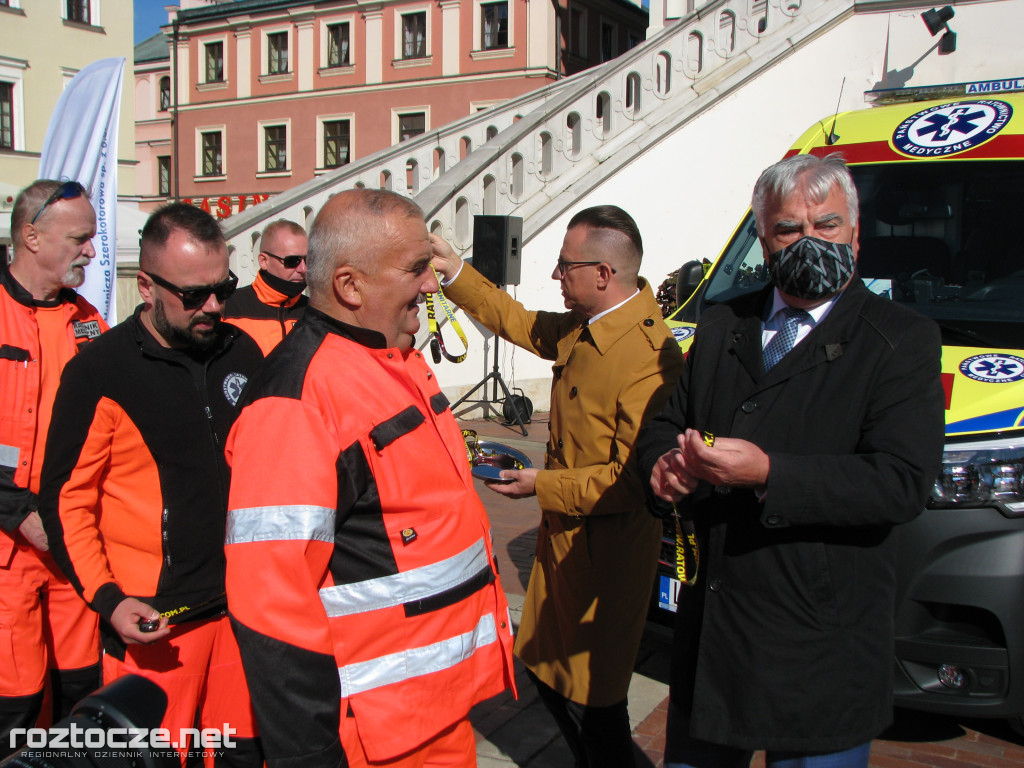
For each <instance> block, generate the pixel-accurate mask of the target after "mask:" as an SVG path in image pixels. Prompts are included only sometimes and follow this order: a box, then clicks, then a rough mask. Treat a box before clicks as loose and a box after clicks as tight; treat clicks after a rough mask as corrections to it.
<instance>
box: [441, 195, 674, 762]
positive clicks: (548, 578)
mask: <svg viewBox="0 0 1024 768" xmlns="http://www.w3.org/2000/svg"><path fill="white" fill-rule="evenodd" d="M431 242H432V243H433V246H434V266H435V268H436V269H437V270H438V271H439V272H441V273H442V274H443V275H444V278H445V281H444V286H445V287H444V290H445V293H446V294H447V296H448V297H449V298H450V299H451V300H452V301H453V302H455V303H456V304H458V305H460V306H461V307H462V308H463V309H464V310H465V311H466V312H468V313H469V314H470V315H472V316H473V317H474V318H475V319H476V320H477V321H478V322H480V323H482V324H483V325H485V326H486V327H487V328H489V329H490V330H491V331H493V332H495V333H497V334H498V335H500V336H501V337H502V338H503V339H505V340H507V341H510V342H512V343H513V344H516V345H518V346H520V347H522V348H524V349H526V350H528V351H530V352H533V353H534V354H536V355H539V356H541V357H543V358H545V359H548V360H553V361H554V366H553V369H552V370H553V378H552V382H551V422H550V430H551V433H550V436H549V438H548V444H547V456H546V458H545V462H544V469H524V470H518V471H516V470H504V471H503V472H502V477H503V478H511V482H508V483H504V484H501V483H488V487H489V488H491V490H494V491H496V492H498V493H502V494H505V495H507V496H513V497H517V498H518V497H523V496H532V495H534V494H536V496H537V499H538V501H539V503H540V507H541V510H542V516H541V523H540V529H539V532H538V536H537V559H536V561H535V562H534V566H533V572H532V574H531V575H530V585H529V588H528V589H527V595H526V604H525V605H524V607H523V619H522V624H521V626H520V627H519V636H518V638H517V640H516V646H515V652H516V655H517V656H519V658H520V659H521V660H522V661H523V663H524V664H525V665H526V667H527V669H528V671H529V673H530V676H531V678H532V679H533V681H534V682H535V683H536V685H537V688H538V690H539V692H540V695H541V698H542V700H543V701H544V703H545V705H546V706H547V707H548V709H549V710H550V711H551V713H552V715H553V716H554V717H555V719H556V721H557V722H558V725H559V727H560V728H561V730H562V733H563V734H564V735H565V738H566V740H567V741H568V742H569V746H570V748H571V749H572V752H573V755H574V756H575V759H576V768H599V767H601V766H608V767H609V768H624V767H626V768H628V766H633V765H634V764H635V763H634V758H633V744H632V739H631V736H630V730H629V718H628V714H627V711H626V692H627V690H628V688H629V680H630V676H631V675H632V671H633V665H634V663H635V661H636V654H637V649H638V648H639V645H640V636H641V634H642V632H643V625H644V619H645V616H646V613H647V606H648V602H649V599H650V595H651V589H652V584H653V579H654V572H655V567H656V564H657V557H658V547H659V542H660V538H661V523H660V522H659V521H658V520H656V519H654V518H653V517H651V516H650V515H649V514H647V512H646V511H645V509H644V491H643V485H642V479H641V477H640V475H639V473H638V471H637V467H636V465H635V462H634V460H633V459H632V457H631V453H632V449H633V441H634V440H635V438H636V435H637V432H638V431H639V429H640V426H641V425H642V424H643V423H644V422H645V421H646V420H647V418H648V417H649V416H652V415H654V414H656V413H658V412H659V411H660V409H661V407H662V405H663V404H664V403H665V401H666V400H667V398H668V396H669V393H670V392H671V391H672V388H673V386H674V384H675V381H676V379H678V378H679V375H680V373H681V372H682V367H683V359H682V354H681V353H680V351H679V347H678V345H677V344H676V342H675V340H674V339H673V337H672V333H671V331H669V329H668V326H667V325H665V322H664V321H663V320H662V317H661V310H660V308H659V306H658V304H657V302H656V301H655V299H654V294H653V292H652V291H651V288H650V285H648V283H647V281H645V280H644V279H642V278H640V277H639V275H638V273H639V269H640V259H641V256H642V255H643V244H642V241H641V239H640V232H639V231H638V229H637V226H636V223H635V222H634V221H633V219H632V217H630V215H629V214H628V213H626V212H625V211H623V210H622V209H620V208H617V207H615V206H611V205H604V206H597V207H594V208H588V209H586V210H584V211H581V212H580V213H578V214H576V215H575V216H574V217H573V218H572V219H571V220H570V222H569V227H568V230H567V232H566V235H565V240H564V242H563V244H562V250H561V253H560V254H559V256H558V262H557V264H556V265H555V268H554V270H553V271H552V273H551V277H552V279H554V280H558V281H559V282H560V284H561V288H562V297H563V298H564V300H565V306H566V309H568V310H569V311H568V312H531V311H527V310H526V309H525V308H524V307H523V306H522V304H520V303H518V302H517V301H515V300H514V299H512V297H511V296H509V295H508V293H506V292H505V291H503V290H501V289H499V288H496V287H495V286H493V285H492V284H491V283H489V282H488V281H487V280H486V279H484V278H483V276H481V275H480V273H479V272H477V271H476V270H474V269H473V268H472V267H471V266H469V265H466V264H463V262H462V261H461V259H459V258H458V256H456V255H455V253H454V252H452V250H451V248H449V247H448V245H447V243H445V242H444V241H443V240H441V238H439V237H437V236H436V235H431Z"/></svg>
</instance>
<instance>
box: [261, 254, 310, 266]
mask: <svg viewBox="0 0 1024 768" xmlns="http://www.w3.org/2000/svg"><path fill="white" fill-rule="evenodd" d="M264 253H265V254H267V256H269V257H270V258H272V259H277V260H278V261H280V262H281V263H282V264H284V268H285V269H295V268H296V267H297V266H299V264H301V263H302V262H304V261H305V260H306V257H305V256H278V255H277V254H276V253H271V252H270V251H264Z"/></svg>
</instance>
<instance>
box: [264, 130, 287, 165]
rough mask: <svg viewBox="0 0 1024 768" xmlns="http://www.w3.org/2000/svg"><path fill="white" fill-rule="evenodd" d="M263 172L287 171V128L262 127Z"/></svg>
mask: <svg viewBox="0 0 1024 768" xmlns="http://www.w3.org/2000/svg"><path fill="white" fill-rule="evenodd" d="M263 170H264V171H266V172H267V173H276V172H279V171H287V170H288V127H287V126H285V125H264V126H263Z"/></svg>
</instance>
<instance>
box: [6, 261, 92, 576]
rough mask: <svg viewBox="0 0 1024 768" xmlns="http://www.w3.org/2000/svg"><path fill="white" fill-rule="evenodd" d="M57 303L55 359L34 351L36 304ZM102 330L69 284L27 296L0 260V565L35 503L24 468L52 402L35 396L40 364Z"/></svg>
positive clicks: (58, 363)
mask: <svg viewBox="0 0 1024 768" xmlns="http://www.w3.org/2000/svg"><path fill="white" fill-rule="evenodd" d="M55 305H59V306H61V307H62V308H63V311H64V315H65V319H66V322H67V324H66V333H67V344H66V345H63V348H62V349H61V352H62V354H61V356H60V357H59V358H57V359H48V360H44V359H43V356H42V355H40V342H39V325H38V324H37V322H36V312H37V308H38V307H40V306H55ZM105 330H107V324H106V323H105V322H104V321H103V318H102V317H100V315H99V312H97V311H96V309H95V308H94V307H93V306H92V305H91V304H90V303H89V302H87V301H86V300H85V299H83V298H82V297H81V296H79V295H78V294H76V293H75V292H74V291H72V290H68V289H64V290H62V291H61V292H60V294H59V295H58V296H57V298H56V299H55V300H54V301H51V302H39V301H36V300H34V299H33V298H32V296H31V294H29V292H28V291H26V290H25V289H24V288H23V287H22V286H21V285H19V284H18V282H17V281H16V280H15V279H14V277H13V276H12V275H11V273H10V271H9V270H8V269H7V267H6V265H0V567H3V566H5V565H7V563H8V562H9V561H10V557H11V553H12V552H13V548H14V541H13V539H12V535H13V534H14V532H15V531H17V529H18V526H19V525H21V523H22V521H23V520H24V519H25V517H26V516H27V515H28V514H29V513H30V512H32V511H34V510H35V509H37V508H38V506H39V499H38V497H37V493H38V488H31V487H30V486H31V483H30V482H29V472H30V468H31V466H32V464H33V461H34V460H35V461H38V458H36V457H35V454H36V453H37V452H39V453H41V452H42V451H43V448H44V447H45V446H44V445H42V444H39V443H38V442H37V440H36V422H37V420H38V419H39V418H40V417H42V416H44V414H45V417H46V418H47V419H49V414H50V411H51V409H52V408H53V403H52V402H46V403H44V402H41V401H40V383H41V382H42V378H43V366H55V367H56V368H57V370H63V369H64V366H65V364H66V363H67V362H68V360H70V359H71V358H72V357H74V356H75V355H76V354H77V353H78V350H79V348H80V347H82V346H83V345H85V344H87V343H88V342H89V341H91V340H92V339H94V338H96V337H97V336H99V335H100V333H101V332H102V331H105Z"/></svg>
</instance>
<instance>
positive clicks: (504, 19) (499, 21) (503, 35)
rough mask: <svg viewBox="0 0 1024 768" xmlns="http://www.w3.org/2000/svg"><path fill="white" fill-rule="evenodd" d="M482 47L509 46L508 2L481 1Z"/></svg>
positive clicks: (486, 49)
mask: <svg viewBox="0 0 1024 768" xmlns="http://www.w3.org/2000/svg"><path fill="white" fill-rule="evenodd" d="M480 48H481V49H482V50H485V51H489V50H493V49H495V48H508V3H507V2H500V3H481V5H480Z"/></svg>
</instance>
